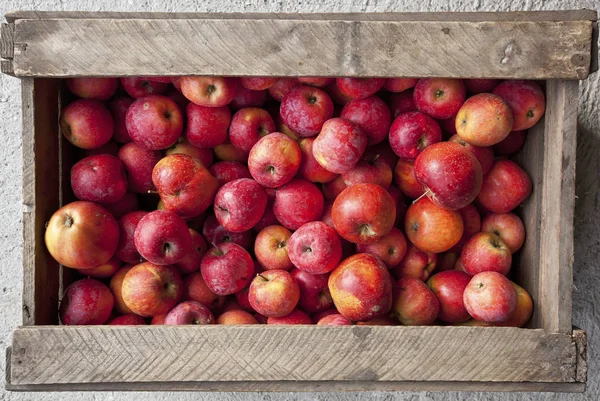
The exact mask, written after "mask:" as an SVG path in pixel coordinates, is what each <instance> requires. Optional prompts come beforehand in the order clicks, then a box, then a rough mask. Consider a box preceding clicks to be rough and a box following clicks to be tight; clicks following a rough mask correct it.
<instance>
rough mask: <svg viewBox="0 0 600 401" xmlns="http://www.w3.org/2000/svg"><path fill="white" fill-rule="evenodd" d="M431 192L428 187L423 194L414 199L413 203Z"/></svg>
mask: <svg viewBox="0 0 600 401" xmlns="http://www.w3.org/2000/svg"><path fill="white" fill-rule="evenodd" d="M430 192H431V190H430V189H429V188H427V191H425V192H423V194H421V196H419V197H418V198H417V199H415V200H414V201H413V203H417V202H418V201H420V200H421V198H422V197H424V196H427V194H428V193H430Z"/></svg>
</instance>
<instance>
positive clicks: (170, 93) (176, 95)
mask: <svg viewBox="0 0 600 401" xmlns="http://www.w3.org/2000/svg"><path fill="white" fill-rule="evenodd" d="M165 96H166V97H168V98H169V99H171V100H172V101H174V102H175V103H176V104H177V106H178V107H179V109H180V110H181V111H182V112H183V111H184V110H186V109H187V106H188V104H190V101H189V100H187V99H186V97H185V96H183V95H182V94H181V92H180V91H178V90H177V89H176V88H174V87H170V88H169V89H168V90H167V91H166V92H165Z"/></svg>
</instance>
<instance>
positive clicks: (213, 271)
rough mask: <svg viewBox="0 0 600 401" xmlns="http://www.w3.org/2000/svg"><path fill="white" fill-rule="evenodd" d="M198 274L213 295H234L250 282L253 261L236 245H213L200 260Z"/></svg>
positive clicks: (230, 243)
mask: <svg viewBox="0 0 600 401" xmlns="http://www.w3.org/2000/svg"><path fill="white" fill-rule="evenodd" d="M200 272H201V273H202V278H203V279H204V282H205V283H206V285H207V286H208V288H209V289H210V290H211V291H212V292H214V293H215V294H217V295H229V294H235V293H236V292H238V291H240V290H241V289H242V288H244V287H246V286H247V285H248V284H249V283H250V281H251V280H252V277H253V275H254V261H253V260H252V257H251V256H250V254H249V253H248V251H246V250H245V249H244V248H242V247H241V246H239V245H237V244H234V243H232V242H227V243H224V244H220V245H216V244H215V245H214V246H213V247H212V248H211V249H209V250H208V252H206V254H205V255H204V257H203V258H202V263H201V265H200Z"/></svg>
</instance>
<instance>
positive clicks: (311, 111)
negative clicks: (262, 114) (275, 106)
mask: <svg viewBox="0 0 600 401" xmlns="http://www.w3.org/2000/svg"><path fill="white" fill-rule="evenodd" d="M280 114H281V120H282V121H283V123H284V124H285V125H286V126H288V127H289V128H290V129H291V130H292V131H294V132H295V133H296V134H298V135H300V136H303V137H311V136H315V135H317V134H318V133H319V131H321V127H323V123H324V122H325V121H327V120H329V119H330V118H331V117H332V116H333V102H332V101H331V98H330V97H329V95H328V94H327V92H325V91H324V90H322V89H319V88H315V87H312V86H306V85H302V86H298V87H296V88H294V89H292V90H290V91H289V92H288V93H287V94H286V95H285V97H284V98H283V100H282V101H281V106H280Z"/></svg>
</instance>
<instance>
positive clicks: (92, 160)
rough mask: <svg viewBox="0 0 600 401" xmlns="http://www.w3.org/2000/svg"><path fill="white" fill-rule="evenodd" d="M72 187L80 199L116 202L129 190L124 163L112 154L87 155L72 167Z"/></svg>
mask: <svg viewBox="0 0 600 401" xmlns="http://www.w3.org/2000/svg"><path fill="white" fill-rule="evenodd" d="M71 188H72V189H73V193H74V194H75V196H76V197H77V198H78V199H80V200H84V201H90V202H97V203H114V202H116V201H118V200H119V199H121V198H122V197H123V196H124V195H125V192H127V176H126V175H125V168H124V167H123V163H121V161H120V160H119V159H117V158H116V157H115V156H111V155H96V156H89V157H86V158H85V159H83V160H80V161H78V162H77V163H75V165H74V166H73V167H72V168H71Z"/></svg>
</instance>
